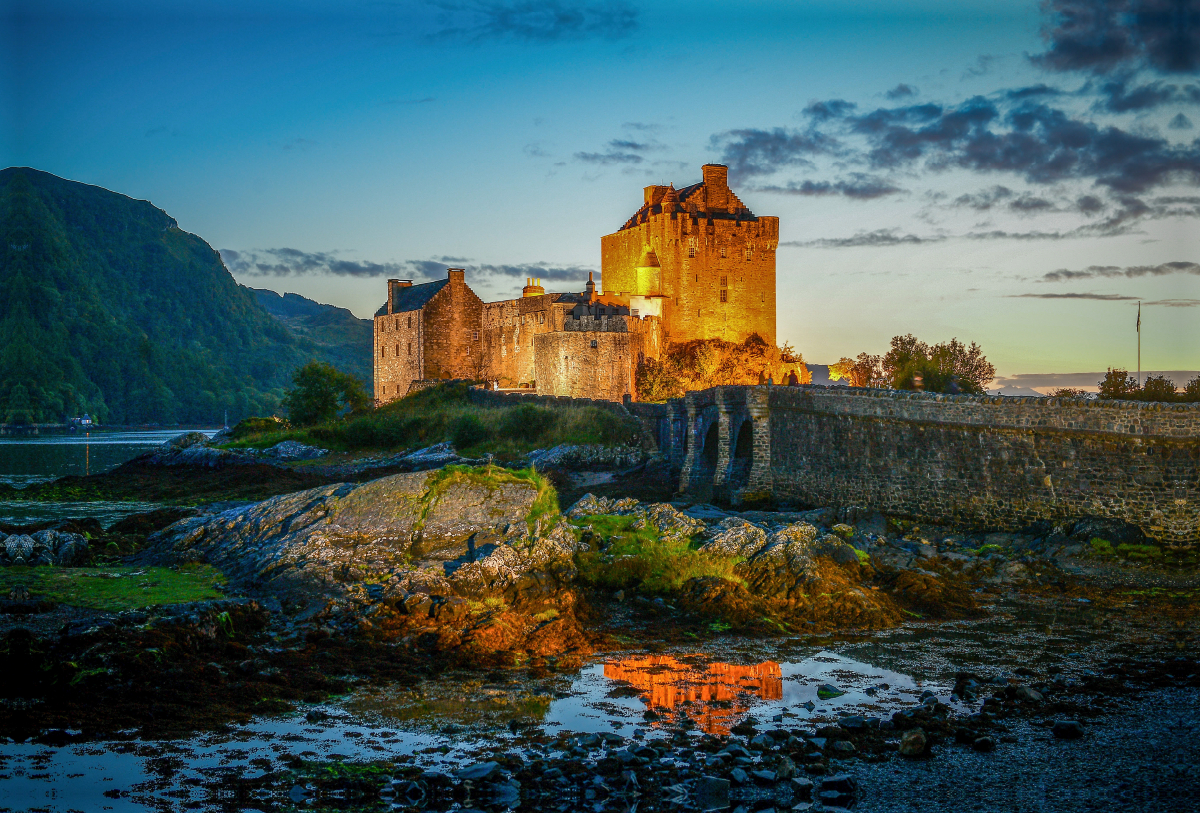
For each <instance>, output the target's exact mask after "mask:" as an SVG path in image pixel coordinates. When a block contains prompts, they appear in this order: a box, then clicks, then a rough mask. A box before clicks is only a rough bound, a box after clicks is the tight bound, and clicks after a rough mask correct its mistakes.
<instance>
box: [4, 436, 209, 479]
mask: <svg viewBox="0 0 1200 813" xmlns="http://www.w3.org/2000/svg"><path fill="white" fill-rule="evenodd" d="M216 431H217V430H215V429H209V430H204V432H205V434H206V435H209V436H210V437H211V436H212V435H213V434H215V433H216ZM183 432H184V430H182V429H156V430H152V431H143V432H106V431H92V432H79V433H77V434H73V435H35V436H32V437H3V438H0V483H8V484H9V485H12V486H16V487H17V488H22V487H24V486H27V485H32V484H33V483H44V482H46V481H48V480H53V479H55V478H58V477H62V476H63V475H66V474H77V475H88V474H100V473H102V472H106V471H108V470H109V469H111V468H114V467H116V466H119V465H121V464H122V463H125V462H127V461H129V460H132V459H133V458H135V457H137V456H138V455H140V454H142V453H143V452H148V451H150V450H151V449H153V448H154V447H155V446H158V445H160V444H162V443H164V442H165V441H168V440H170V439H171V438H173V437H176V436H178V435H180V434H182V433H183Z"/></svg>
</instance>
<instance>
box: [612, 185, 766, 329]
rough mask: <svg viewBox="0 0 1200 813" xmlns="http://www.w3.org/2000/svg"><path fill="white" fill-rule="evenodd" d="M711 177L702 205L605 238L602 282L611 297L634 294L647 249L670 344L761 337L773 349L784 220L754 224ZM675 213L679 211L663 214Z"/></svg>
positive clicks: (650, 216) (649, 215)
mask: <svg viewBox="0 0 1200 813" xmlns="http://www.w3.org/2000/svg"><path fill="white" fill-rule="evenodd" d="M710 169H711V168H710V167H705V170H706V179H705V189H704V190H703V193H704V194H703V195H702V196H699V197H701V198H702V200H701V201H700V202H699V203H690V205H689V202H685V203H683V204H679V205H678V207H672V206H669V205H668V206H665V207H664V206H662V205H658V206H655V207H653V208H651V209H649V210H647V212H646V214H645V216H644V218H641V217H635V220H642V222H634V223H632V224H627V226H626V227H625V228H622V229H621V230H620V231H617V232H615V233H613V234H609V235H606V236H604V237H602V238H601V240H600V252H601V258H600V262H601V282H602V283H603V286H604V290H605V292H606V293H611V294H616V295H621V294H622V293H624V292H629V293H637V292H638V291H637V266H638V263H639V262H640V260H641V257H642V252H643V251H644V249H645V248H646V246H650V247H651V248H653V250H654V251H655V253H656V254H657V255H658V259H659V262H660V263H661V265H662V276H661V278H662V291H661V293H662V294H663V295H664V296H665V297H666V299H665V300H664V308H663V330H664V334H665V336H666V338H667V339H668V340H669V341H675V342H680V341H689V340H692V339H724V340H726V341H732V342H740V341H743V340H744V339H745V338H746V337H747V336H749V335H750V334H751V333H757V334H758V335H760V336H761V337H762V338H763V339H765V340H766V341H767V342H769V343H770V344H772V345H773V344H775V339H776V332H775V305H776V302H775V250H776V248H777V247H778V245H779V218H777V217H756V216H754V215H753V214H752V213H751V212H750V211H749V210H748V209H745V208H744V206H743V205H742V203H741V201H740V200H738V199H737V197H736V196H735V195H734V194H733V193H732V191H730V190H729V187H728V186H727V185H726V183H725V178H724V175H723V174H713V173H710V172H709V171H708V170H710ZM672 208H678V209H679V211H665V210H664V209H672ZM655 209H658V210H660V211H658V212H657V213H656V212H655ZM693 255H694V256H693ZM722 281H724V285H722ZM722 292H724V294H725V301H721V295H722Z"/></svg>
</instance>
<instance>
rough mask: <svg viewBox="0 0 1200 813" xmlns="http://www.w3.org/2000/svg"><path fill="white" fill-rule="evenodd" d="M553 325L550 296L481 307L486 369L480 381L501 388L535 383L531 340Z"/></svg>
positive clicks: (513, 300)
mask: <svg viewBox="0 0 1200 813" xmlns="http://www.w3.org/2000/svg"><path fill="white" fill-rule="evenodd" d="M560 310H561V307H560ZM554 321H555V320H554V302H553V298H552V297H550V296H544V295H543V296H528V297H522V298H520V299H506V300H503V301H501V302H488V303H485V304H484V306H483V353H484V355H485V358H486V359H487V369H486V370H485V371H484V374H483V375H481V376H480V378H483V379H486V380H489V381H499V382H500V386H502V387H516V386H518V385H520V384H533V383H535V382H536V381H537V372H536V370H535V369H534V355H535V354H534V349H533V337H534V336H535V335H536V334H539V333H547V332H549V331H551V330H554ZM559 321H561V317H560V320H559Z"/></svg>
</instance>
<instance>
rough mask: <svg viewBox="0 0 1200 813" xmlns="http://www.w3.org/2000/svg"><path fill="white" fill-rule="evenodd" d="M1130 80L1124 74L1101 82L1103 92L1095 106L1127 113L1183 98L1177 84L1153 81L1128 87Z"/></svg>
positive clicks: (1114, 111) (1112, 111)
mask: <svg viewBox="0 0 1200 813" xmlns="http://www.w3.org/2000/svg"><path fill="white" fill-rule="evenodd" d="M1130 81H1131V80H1130V78H1129V77H1128V76H1126V77H1121V78H1118V79H1113V80H1110V81H1108V82H1104V83H1103V84H1101V85H1100V93H1101V94H1103V98H1102V99H1101V100H1100V101H1098V102H1097V103H1096V106H1097V108H1099V109H1101V110H1107V111H1108V112H1110V113H1127V112H1130V111H1136V110H1149V109H1150V108H1153V107H1158V106H1160V105H1164V104H1169V103H1171V102H1179V101H1183V100H1184V98H1185V96H1184V94H1183V93H1182V92H1181V90H1180V88H1179V86H1177V85H1169V84H1165V83H1163V82H1157V81H1155V82H1150V83H1148V84H1145V85H1141V86H1140V87H1135V88H1129V83H1130Z"/></svg>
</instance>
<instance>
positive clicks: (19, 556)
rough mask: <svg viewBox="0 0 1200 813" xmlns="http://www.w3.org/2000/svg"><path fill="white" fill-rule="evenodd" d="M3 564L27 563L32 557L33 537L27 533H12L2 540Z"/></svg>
mask: <svg viewBox="0 0 1200 813" xmlns="http://www.w3.org/2000/svg"><path fill="white" fill-rule="evenodd" d="M4 558H5V564H9V565H29V564H33V562H32V561H31V560H32V559H33V558H34V541H33V537H32V536H29V535H28V534H13V535H11V536H9V537H6V538H5V540H4Z"/></svg>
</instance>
